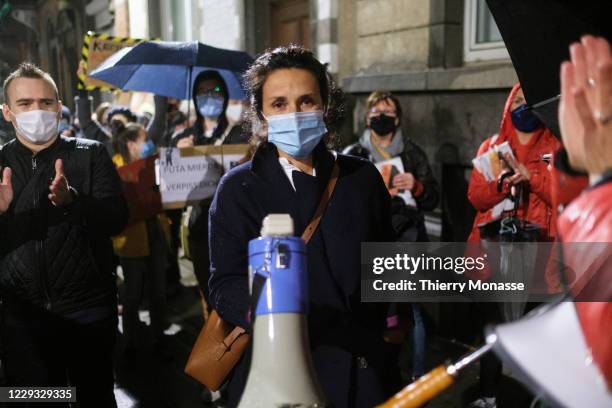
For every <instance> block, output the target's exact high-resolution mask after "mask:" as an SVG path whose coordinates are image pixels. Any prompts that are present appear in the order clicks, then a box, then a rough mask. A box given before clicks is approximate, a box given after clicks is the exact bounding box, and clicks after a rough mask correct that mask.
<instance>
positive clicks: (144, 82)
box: [89, 41, 253, 99]
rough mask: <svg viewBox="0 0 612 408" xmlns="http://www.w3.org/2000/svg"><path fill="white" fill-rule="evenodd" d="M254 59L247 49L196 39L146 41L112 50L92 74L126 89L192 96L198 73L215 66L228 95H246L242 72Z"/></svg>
mask: <svg viewBox="0 0 612 408" xmlns="http://www.w3.org/2000/svg"><path fill="white" fill-rule="evenodd" d="M252 61H253V59H252V58H251V57H250V56H249V54H247V53H246V52H243V51H232V50H225V49H222V48H216V47H211V46H209V45H205V44H202V43H200V42H197V41H192V42H171V41H147V42H143V43H140V44H138V45H136V46H134V47H128V48H124V49H122V50H120V51H119V52H117V53H115V54H113V55H112V56H111V57H110V58H108V59H107V60H106V61H104V63H102V65H100V66H99V67H98V68H97V69H96V70H94V71H93V72H91V73H90V74H89V76H90V77H92V78H95V79H99V80H101V81H104V82H107V83H109V84H111V85H114V86H116V87H118V88H120V89H123V90H126V91H141V92H151V93H154V94H156V95H163V96H168V97H172V98H177V99H191V91H192V87H193V82H194V80H195V78H196V76H197V74H199V73H200V72H202V71H206V70H215V71H217V72H219V74H220V75H221V76H222V77H223V79H224V80H225V82H226V85H227V88H228V90H229V97H230V98H231V99H244V97H245V92H244V89H243V87H242V82H241V76H242V73H244V71H246V69H247V68H248V66H249V64H250V63H251V62H252Z"/></svg>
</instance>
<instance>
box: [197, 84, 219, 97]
mask: <svg viewBox="0 0 612 408" xmlns="http://www.w3.org/2000/svg"><path fill="white" fill-rule="evenodd" d="M198 96H223V90H222V89H221V87H220V86H219V85H217V86H215V87H214V88H211V89H204V90H202V91H199V92H198Z"/></svg>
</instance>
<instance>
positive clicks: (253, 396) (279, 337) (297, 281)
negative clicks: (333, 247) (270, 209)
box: [238, 214, 327, 408]
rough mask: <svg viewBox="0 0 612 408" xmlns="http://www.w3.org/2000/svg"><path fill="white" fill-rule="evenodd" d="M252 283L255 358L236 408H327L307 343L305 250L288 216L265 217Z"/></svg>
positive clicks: (252, 256) (253, 250)
mask: <svg viewBox="0 0 612 408" xmlns="http://www.w3.org/2000/svg"><path fill="white" fill-rule="evenodd" d="M249 280H250V287H251V296H252V298H253V299H255V300H254V303H256V304H254V305H252V310H251V314H252V316H251V318H252V319H254V328H253V332H254V333H253V356H252V359H251V368H250V371H249V376H248V379H247V384H246V387H245V389H244V392H243V394H242V398H241V400H240V404H239V405H238V407H239V408H260V407H261V408H270V407H285V406H287V407H313V408H314V407H325V406H326V405H327V404H326V399H325V397H324V394H323V391H322V389H321V386H320V385H319V382H318V380H317V376H316V373H315V371H314V368H313V364H312V357H311V355H310V347H309V344H308V328H307V325H306V313H307V309H308V280H307V275H306V246H305V244H304V241H302V239H300V238H298V237H294V236H293V220H292V219H291V217H290V216H289V215H287V214H272V215H269V216H267V217H266V218H265V219H264V222H263V227H262V236H261V237H259V238H257V239H254V240H252V241H250V242H249ZM258 292H260V295H259V297H257V293H258Z"/></svg>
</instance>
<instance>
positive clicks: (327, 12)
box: [311, 0, 338, 74]
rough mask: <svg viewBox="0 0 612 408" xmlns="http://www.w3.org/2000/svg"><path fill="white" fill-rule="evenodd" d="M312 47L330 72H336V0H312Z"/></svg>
mask: <svg viewBox="0 0 612 408" xmlns="http://www.w3.org/2000/svg"><path fill="white" fill-rule="evenodd" d="M311 4H312V13H311V15H312V22H313V27H312V28H313V30H312V31H313V35H312V37H313V40H314V41H313V48H314V51H315V52H316V54H317V57H318V58H319V61H321V62H322V63H324V64H328V71H329V72H330V73H331V74H337V73H338V0H312V3H311Z"/></svg>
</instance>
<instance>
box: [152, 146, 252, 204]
mask: <svg viewBox="0 0 612 408" xmlns="http://www.w3.org/2000/svg"><path fill="white" fill-rule="evenodd" d="M248 150H249V145H229V146H196V147H188V148H182V149H168V148H163V149H161V151H160V159H159V166H158V172H159V189H160V192H161V199H162V203H163V206H164V208H167V209H172V208H183V207H185V206H187V205H194V204H197V203H199V202H200V201H202V200H204V199H207V198H211V197H212V196H213V195H214V194H215V191H216V189H217V185H218V184H219V180H220V179H221V176H222V175H223V174H224V173H225V172H226V171H227V170H229V169H230V168H231V167H233V166H235V165H237V164H238V162H240V161H241V159H244V157H245V155H246V153H247V152H248Z"/></svg>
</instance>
